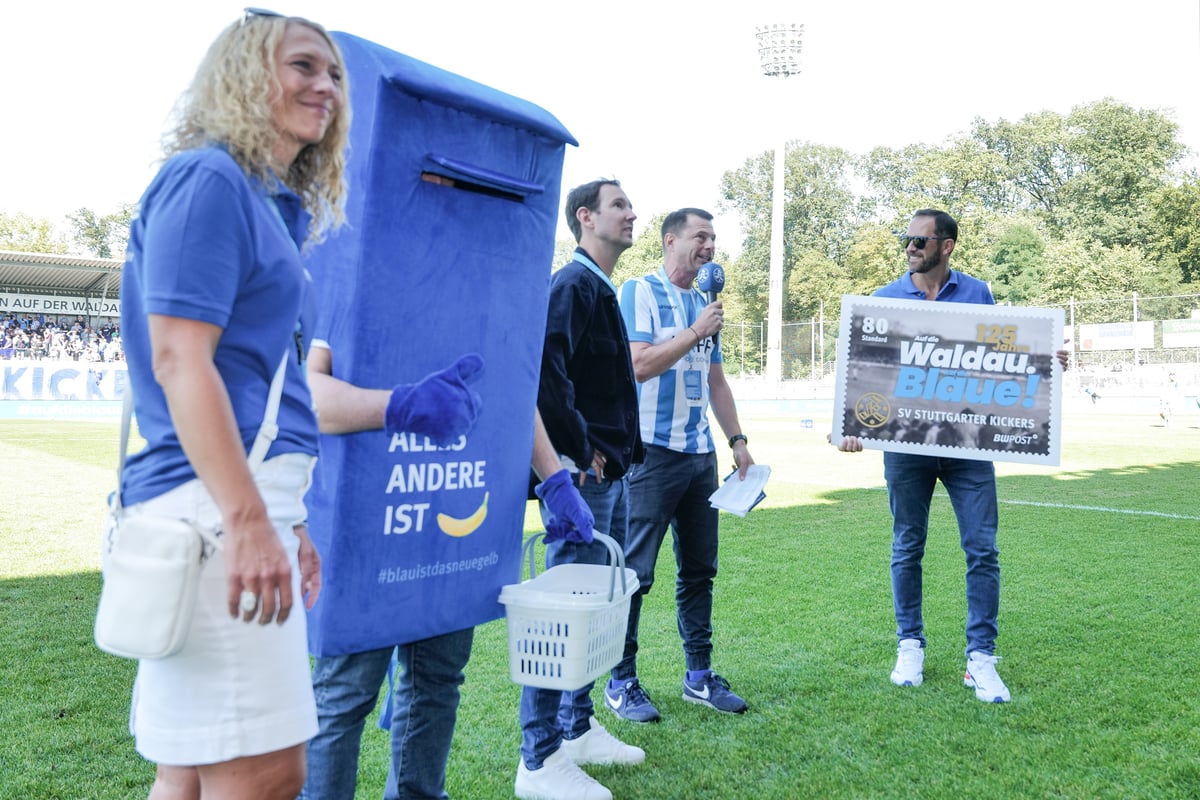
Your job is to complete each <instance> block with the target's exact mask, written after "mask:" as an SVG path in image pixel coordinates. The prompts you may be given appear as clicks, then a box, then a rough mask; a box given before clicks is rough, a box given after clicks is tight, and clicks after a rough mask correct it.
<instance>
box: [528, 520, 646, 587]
mask: <svg viewBox="0 0 1200 800" xmlns="http://www.w3.org/2000/svg"><path fill="white" fill-rule="evenodd" d="M545 536H546V532H545V531H542V532H541V533H535V534H533V535H532V536H530V537H529V538H528V539H526V540H525V546H524V548H523V549H524V552H523V553H522V555H521V558H522V559H526V558H528V560H529V579H530V580H533V579H534V578H536V577H537V564H536V563H534V562H535V560H536V559H534V555H533V546H534V545H535V544H536V543H537V541H538V539H542V538H544V537H545ZM592 538H593V539H594V540H595V541H597V542H602V543H603V544H604V546H605V547H607V548H608V557H609V561H610V562H611V563H612V565H613V568H612V573H611V574H610V575H609V578H608V602H610V603H611V602H612V599H613V594H614V592H615V591H616V588H617V575H618V573H619V574H620V576H621V596H622V597H623V596H624V595H625V593H626V592H627V591H628V589H626V584H625V551H624V550H623V549H622V548H621V546H620V545H619V544H617V540H616V539H614V538H612V537H611V536H609V535H608V534H606V533H601V532H600V531H597V530H593V531H592Z"/></svg>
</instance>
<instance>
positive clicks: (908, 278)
mask: <svg viewBox="0 0 1200 800" xmlns="http://www.w3.org/2000/svg"><path fill="white" fill-rule="evenodd" d="M875 296H876V297H895V298H897V299H900V300H924V299H925V292H924V291H923V290H921V289H918V288H917V286H916V284H914V283H913V279H912V273H911V272H905V273H904V274H903V275H901V276H900V277H899V278H898V279H897V280H894V281H892V282H891V283H889V284H888V285H887V286H881V287H880V288H879V289H876V290H875ZM934 299H935V300H938V301H944V302H947V303H980V304H982V305H988V306H994V305H996V300H995V298H993V297H992V290H991V289H989V288H988V285H987V284H986V283H984V282H983V281H981V280H979V279H978V278H972V277H971V276H970V275H968V274H966V273H965V272H958V271H957V270H953V269H952V270H950V277H949V279H948V280H947V281H946V284H945V285H944V286H943V287H942V288H941V289H939V290H938V294H937V297H936V298H934Z"/></svg>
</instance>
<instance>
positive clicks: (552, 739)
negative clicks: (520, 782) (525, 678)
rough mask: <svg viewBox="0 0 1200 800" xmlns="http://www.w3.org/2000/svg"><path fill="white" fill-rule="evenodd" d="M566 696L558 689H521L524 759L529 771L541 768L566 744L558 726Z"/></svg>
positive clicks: (522, 752) (522, 751)
mask: <svg viewBox="0 0 1200 800" xmlns="http://www.w3.org/2000/svg"><path fill="white" fill-rule="evenodd" d="M562 694H563V693H562V692H560V691H558V690H556V689H534V688H533V687H531V686H524V687H522V688H521V711H520V719H521V759H522V760H523V761H524V762H525V766H526V767H527V768H528V769H541V768H542V762H543V761H545V760H546V759H547V758H548V757H550V756H552V755H553V754H554V752H555V751H556V750H558V748H559V746H560V745H562V730H561V729H560V728H559V727H558V706H559V704H560V703H561V702H562Z"/></svg>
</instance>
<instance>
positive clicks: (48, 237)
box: [0, 211, 67, 255]
mask: <svg viewBox="0 0 1200 800" xmlns="http://www.w3.org/2000/svg"><path fill="white" fill-rule="evenodd" d="M0 250H17V251H19V252H22V253H55V254H58V255H62V254H63V253H66V252H67V243H66V242H64V241H63V239H62V237H61V236H59V235H58V234H56V233H55V232H54V226H53V225H51V224H50V220H48V219H34V218H33V217H31V216H29V215H28V214H25V213H22V212H17V213H16V214H6V213H4V212H3V211H0Z"/></svg>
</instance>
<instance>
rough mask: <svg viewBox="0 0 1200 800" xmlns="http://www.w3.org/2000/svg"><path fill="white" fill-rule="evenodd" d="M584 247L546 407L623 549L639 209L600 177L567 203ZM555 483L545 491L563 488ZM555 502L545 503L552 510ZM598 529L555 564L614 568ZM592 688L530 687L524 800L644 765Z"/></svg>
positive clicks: (554, 303) (634, 442)
mask: <svg viewBox="0 0 1200 800" xmlns="http://www.w3.org/2000/svg"><path fill="white" fill-rule="evenodd" d="M565 213H566V217H567V224H568V225H569V226H570V228H571V232H572V233H573V234H574V235H575V240H576V241H577V242H578V243H579V247H578V248H577V249H576V250H575V253H574V255H573V256H572V259H571V261H570V262H569V263H568V264H566V266H564V267H563V268H562V269H560V270H558V271H557V272H556V273H555V274H554V276H553V277H552V278H551V281H550V307H549V314H548V317H547V324H546V344H545V348H544V350H543V353H542V373H541V382H540V385H539V389H538V409H539V411H540V412H541V415H542V419H543V421H544V422H545V425H546V430H547V432H548V433H549V434H550V441H551V443H552V444H553V445H554V448H555V450H557V451H558V453H559V457H560V459H561V461H562V464H563V466H564V467H565V468H566V469H567V471H568V474H569V475H570V476H571V477H572V480H574V481H576V482H577V485H578V486H579V492H580V494H582V495H583V498H584V500H585V501H586V502H587V504H588V505H589V506H590V508H591V510H592V514H593V515H594V516H595V519H596V530H598V531H600V532H601V533H606V534H608V535H609V536H611V537H612V538H614V539H616V541H617V544H618V545H620V546H624V543H625V532H626V528H627V526H628V522H629V499H628V483H627V480H626V478H625V473H626V471H627V470H628V469H629V466H630V465H631V464H632V463H634V462H636V461H640V460H641V458H642V443H641V439H640V437H639V434H638V414H637V390H636V387H635V384H634V380H633V366H632V364H631V362H630V359H629V340H628V337H627V336H626V334H625V325H624V323H623V322H622V320H621V312H620V308H619V307H618V305H617V294H616V289H615V287H614V286H613V283H612V272H613V267H615V266H616V263H617V259H618V258H619V257H620V255H621V254H622V253H623V252H625V251H626V250H628V249H629V248H630V246H632V245H633V221H634V220H635V219H637V215H636V214H634V213H633V206H632V204H631V203H630V202H629V198H628V197H626V196H625V192H624V191H623V190H622V189H621V185H620V184H619V183H618V182H617V181H615V180H613V181H606V180H599V181H593V182H591V183H587V184H584V185H583V186H579V187H576V188H575V189H572V190H571V192H570V193H569V194H568V195H567V202H566V209H565ZM557 488H559V487H556V486H554V485H553V482H552V481H550V480H547V481H546V482H545V483H543V484H541V486H540V487H539V496H540V497H541V498H542V499H543V501H545V500H546V499H547V495H548V494H549V493H551V492H554V491H556V490H557ZM544 514H545V509H544V508H543V515H544ZM591 538H592V537H591V532H586V533H583V534H580V533H579V532H577V531H571V533H569V534H567V538H566V539H565V540H560V541H555V542H552V543H550V544H548V545H547V548H546V565H547V567H552V566H555V565H557V564H570V563H589V564H603V563H605V562H606V561H607V559H608V550H607V548H606V547H604V546H603V545H602V544H600V543H599V542H593V541H591ZM591 689H592V684H590V683H589V684H588V685H587V686H584V687H581V688H580V689H577V690H575V691H573V692H560V691H556V690H546V689H534V688H530V687H526V688H525V689H524V690H523V691H522V693H521V733H522V741H521V763H520V765H519V766H518V769H517V780H516V787H515V788H516V795H517V797H521V798H550V799H555V798H561V799H562V800H611V798H612V794H611V793H610V792H609V791H608V789H606V788H605V787H604V786H602V785H600V783H598V782H597V781H596V780H594V779H593V778H591V777H590V776H589V775H588V774H587V773H585V772H584V771H583V770H582V769H580V768H579V765H580V764H638V763H641V762H642V761H643V760H644V759H645V757H646V754H645V752H643V751H642V750H641V749H640V748H638V747H632V746H630V745H627V744H624V743H622V742H620V741H618V740H617V739H616V738H615V737H613V736H612V735H611V734H610V733H608V731H606V730H605V729H604V727H603V726H602V725H600V724H599V723H598V722H597V721H596V719H595V716H594V713H593V708H592V700H591V694H590V693H591Z"/></svg>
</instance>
